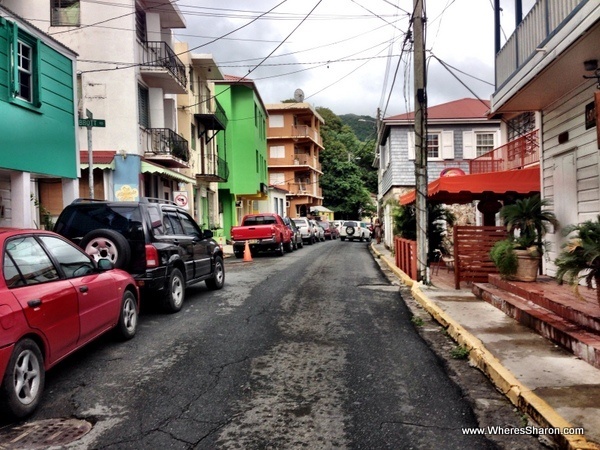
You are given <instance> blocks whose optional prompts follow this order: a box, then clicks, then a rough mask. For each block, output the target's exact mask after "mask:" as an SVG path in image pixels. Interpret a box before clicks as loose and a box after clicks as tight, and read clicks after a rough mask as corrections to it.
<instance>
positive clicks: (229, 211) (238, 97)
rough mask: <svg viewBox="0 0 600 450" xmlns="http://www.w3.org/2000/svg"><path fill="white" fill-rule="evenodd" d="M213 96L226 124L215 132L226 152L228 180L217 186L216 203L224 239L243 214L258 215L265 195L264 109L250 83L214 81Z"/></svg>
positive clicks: (229, 80)
mask: <svg viewBox="0 0 600 450" xmlns="http://www.w3.org/2000/svg"><path fill="white" fill-rule="evenodd" d="M215 95H216V96H217V98H218V99H219V103H220V104H221V106H222V107H223V109H224V110H225V113H226V114H227V117H228V119H229V122H228V124H227V129H226V130H225V133H219V134H218V135H217V136H218V139H219V148H224V149H226V155H225V159H226V161H227V164H228V166H229V178H228V180H227V182H225V183H219V203H220V210H221V212H222V214H223V228H224V234H225V236H226V238H227V239H229V238H231V233H230V230H231V227H232V226H234V225H238V224H239V222H240V219H241V218H242V217H243V216H244V215H245V214H251V213H257V212H258V208H259V206H258V203H257V202H258V201H259V200H265V199H266V198H267V194H268V183H267V179H268V171H267V136H266V133H267V131H266V120H267V112H266V111H267V110H266V108H265V105H264V103H263V101H262V99H261V98H260V95H259V93H258V90H257V89H256V86H255V84H254V82H253V81H251V80H246V79H244V80H240V79H238V78H232V77H228V76H226V77H225V79H224V80H222V81H221V80H219V81H215Z"/></svg>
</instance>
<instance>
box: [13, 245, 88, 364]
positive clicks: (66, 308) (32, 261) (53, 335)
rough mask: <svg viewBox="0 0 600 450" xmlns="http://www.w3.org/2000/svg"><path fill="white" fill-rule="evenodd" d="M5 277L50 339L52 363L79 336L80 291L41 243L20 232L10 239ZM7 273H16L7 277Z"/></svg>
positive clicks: (31, 323)
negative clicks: (56, 264) (61, 272)
mask: <svg viewBox="0 0 600 450" xmlns="http://www.w3.org/2000/svg"><path fill="white" fill-rule="evenodd" d="M5 251H6V254H5V256H4V270H5V273H4V277H5V279H6V282H7V285H8V287H9V289H10V290H11V293H12V294H13V295H14V296H15V298H16V299H17V300H18V301H19V303H20V304H21V306H22V308H23V311H24V313H25V317H26V319H27V322H28V323H29V326H30V327H32V328H36V329H38V330H39V331H40V332H41V333H42V334H43V335H44V336H45V337H46V340H47V344H48V361H47V363H48V364H52V363H53V362H54V361H56V360H58V359H60V358H62V357H63V356H64V355H66V354H68V353H69V352H71V351H72V350H73V349H74V348H75V346H76V344H77V340H78V337H79V314H78V299H77V293H76V291H75V289H74V288H73V286H72V285H71V283H69V281H68V280H64V279H62V280H61V279H60V275H59V271H58V270H57V268H56V267H55V266H54V264H53V263H52V261H51V260H50V258H49V257H48V255H47V254H46V252H45V251H44V249H43V248H42V246H41V245H40V243H39V242H38V241H37V240H36V239H35V238H34V237H33V236H20V237H18V238H13V239H11V240H9V241H8V242H7V243H6V246H5ZM7 273H11V274H13V276H10V277H7Z"/></svg>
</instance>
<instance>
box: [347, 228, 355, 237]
mask: <svg viewBox="0 0 600 450" xmlns="http://www.w3.org/2000/svg"><path fill="white" fill-rule="evenodd" d="M346 234H347V235H348V236H352V235H353V234H354V227H346Z"/></svg>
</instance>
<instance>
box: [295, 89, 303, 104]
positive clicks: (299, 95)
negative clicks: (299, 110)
mask: <svg viewBox="0 0 600 450" xmlns="http://www.w3.org/2000/svg"><path fill="white" fill-rule="evenodd" d="M294 100H296V101H297V102H298V103H302V102H303V101H304V92H303V91H302V89H296V90H295V91H294Z"/></svg>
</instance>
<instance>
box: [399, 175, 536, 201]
mask: <svg viewBox="0 0 600 450" xmlns="http://www.w3.org/2000/svg"><path fill="white" fill-rule="evenodd" d="M539 192H540V167H539V166H534V167H528V168H526V169H521V170H506V171H504V172H488V173H475V174H470V175H459V176H454V177H441V178H438V179H437V180H435V181H432V182H431V183H429V184H428V185H427V201H428V202H430V203H445V204H449V205H451V204H453V203H463V204H464V203H470V202H472V201H473V200H483V199H490V200H491V199H494V200H502V199H504V198H505V197H507V196H513V197H514V196H516V197H528V196H531V195H534V194H539ZM414 201H415V191H414V190H412V191H410V192H408V193H406V194H404V195H401V196H400V204H401V205H408V204H410V203H413V202H414Z"/></svg>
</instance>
